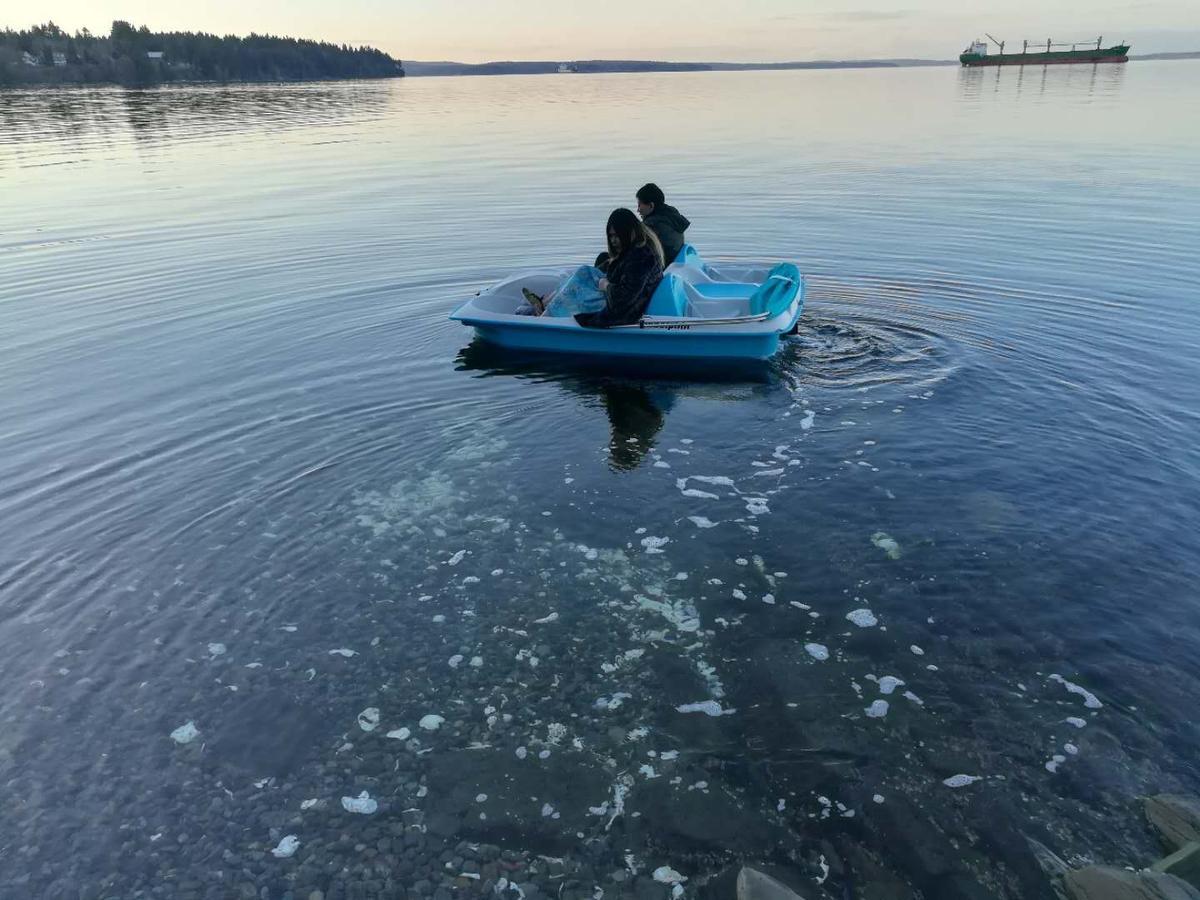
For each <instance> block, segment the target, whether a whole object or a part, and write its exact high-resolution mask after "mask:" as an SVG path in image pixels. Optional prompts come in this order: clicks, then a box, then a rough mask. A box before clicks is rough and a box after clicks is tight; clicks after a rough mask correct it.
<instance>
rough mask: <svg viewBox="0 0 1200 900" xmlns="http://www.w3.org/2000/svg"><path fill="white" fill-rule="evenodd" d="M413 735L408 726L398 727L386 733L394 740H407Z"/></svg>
mask: <svg viewBox="0 0 1200 900" xmlns="http://www.w3.org/2000/svg"><path fill="white" fill-rule="evenodd" d="M411 736H412V732H411V731H409V730H408V729H407V728H396V729H393V730H392V731H389V732H388V733H387V734H386V735H385V737H390V738H391V739H392V740H394V741H407V740H408V739H409V738H410V737H411Z"/></svg>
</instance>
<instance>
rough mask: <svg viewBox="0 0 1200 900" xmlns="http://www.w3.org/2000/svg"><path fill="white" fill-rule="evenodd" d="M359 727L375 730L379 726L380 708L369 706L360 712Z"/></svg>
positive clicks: (365, 729) (364, 729)
mask: <svg viewBox="0 0 1200 900" xmlns="http://www.w3.org/2000/svg"><path fill="white" fill-rule="evenodd" d="M358 727H359V728H361V729H362V730H363V731H374V730H375V729H376V728H378V727H379V708H378V707H375V706H368V707H367V708H366V709H364V710H363V711H362V712H360V713H359V714H358Z"/></svg>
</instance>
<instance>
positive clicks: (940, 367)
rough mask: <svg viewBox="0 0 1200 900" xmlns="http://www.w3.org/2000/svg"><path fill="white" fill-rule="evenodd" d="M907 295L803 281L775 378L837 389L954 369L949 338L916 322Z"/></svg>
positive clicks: (927, 381)
mask: <svg viewBox="0 0 1200 900" xmlns="http://www.w3.org/2000/svg"><path fill="white" fill-rule="evenodd" d="M914 293H916V288H915V286H905V285H897V284H888V285H881V284H867V283H853V282H839V281H836V280H833V279H829V278H810V279H809V296H808V301H807V305H806V309H805V313H804V315H803V316H801V318H800V325H799V329H798V330H797V333H796V334H795V335H794V336H793V337H792V338H791V339H790V340H789V341H788V342H787V345H786V347H785V349H784V351H783V352H782V353H781V354H780V357H779V365H780V367H781V375H782V376H783V377H785V378H787V379H789V380H792V381H796V382H806V383H810V384H811V383H817V384H820V385H822V386H827V387H831V388H842V389H844V388H852V389H857V388H863V387H871V386H875V385H884V384H896V385H903V386H905V387H910V388H911V387H921V388H929V387H932V386H934V385H935V384H938V383H939V382H941V381H944V380H945V379H946V378H948V377H949V376H950V375H951V374H952V373H953V372H954V371H955V369H957V367H958V352H957V343H958V342H957V339H956V338H954V337H951V336H949V335H947V334H943V333H941V332H940V331H939V330H936V329H935V328H934V327H932V326H931V325H928V324H924V323H922V322H921V321H919V320H917V317H916V316H914V315H913V312H914V310H912V309H910V308H908V307H909V304H911V302H912V300H913V299H914ZM864 310H869V311H870V312H869V314H867V313H864ZM926 318H929V316H928V314H926Z"/></svg>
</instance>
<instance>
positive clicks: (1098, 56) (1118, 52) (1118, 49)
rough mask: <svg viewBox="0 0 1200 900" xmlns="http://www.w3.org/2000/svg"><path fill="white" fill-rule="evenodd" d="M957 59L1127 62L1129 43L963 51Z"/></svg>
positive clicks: (1017, 63)
mask: <svg viewBox="0 0 1200 900" xmlns="http://www.w3.org/2000/svg"><path fill="white" fill-rule="evenodd" d="M958 61H959V62H960V63H962V64H963V65H964V66H1048V65H1057V64H1059V63H1100V62H1128V61H1129V45H1128V44H1117V45H1116V46H1114V47H1102V48H1096V47H1092V48H1090V49H1088V50H1054V51H1051V52H1050V53H1045V52H1043V53H997V54H994V55H993V54H990V53H988V54H984V53H970V52H968V53H963V54H960V55H959V57H958Z"/></svg>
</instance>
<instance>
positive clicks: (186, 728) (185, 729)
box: [171, 722, 200, 744]
mask: <svg viewBox="0 0 1200 900" xmlns="http://www.w3.org/2000/svg"><path fill="white" fill-rule="evenodd" d="M199 736H200V730H199V729H198V728H196V723H195V722H188V723H187V724H185V725H180V726H179V727H178V728H176V729H175V730H174V731H172V732H171V740H173V741H174V742H175V743H177V744H190V743H191V742H192V741H194V740H195V739H196V738H198V737H199Z"/></svg>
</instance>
